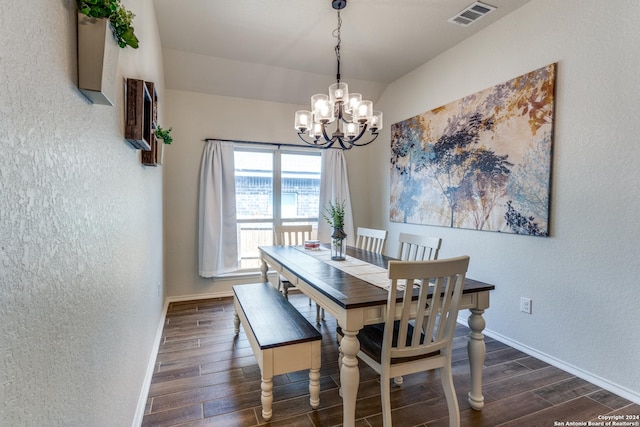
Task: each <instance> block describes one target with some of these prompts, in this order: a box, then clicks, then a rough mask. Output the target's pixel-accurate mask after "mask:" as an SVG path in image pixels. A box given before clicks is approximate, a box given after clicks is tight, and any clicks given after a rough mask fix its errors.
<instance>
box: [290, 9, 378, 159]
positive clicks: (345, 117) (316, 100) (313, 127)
mask: <svg viewBox="0 0 640 427" xmlns="http://www.w3.org/2000/svg"><path fill="white" fill-rule="evenodd" d="M331 6H332V7H333V8H334V9H335V10H337V13H338V27H337V28H336V29H335V30H334V32H333V36H334V37H336V38H337V39H338V44H337V45H336V47H335V52H336V62H337V66H338V67H337V68H338V70H337V74H336V83H334V84H332V85H331V86H329V94H328V95H327V94H323V93H321V94H316V95H313V96H312V97H311V111H308V110H299V111H296V115H295V124H294V127H295V129H296V130H297V131H298V137H299V138H300V139H301V140H302V141H304V142H305V143H307V144H309V145H314V146H316V147H319V148H331V147H332V146H333V144H335V143H336V142H337V143H338V144H340V148H342V149H343V150H349V149H351V148H352V147H360V146H363V145H367V144H371V143H372V142H373V141H374V140H375V139H376V138H377V137H378V131H380V129H382V112H380V111H373V102H371V101H366V100H365V101H363V100H362V95H361V94H359V93H349V87H348V85H347V84H346V83H344V82H341V81H340V43H341V41H342V40H341V38H340V28H341V27H342V18H341V17H340V10H341V9H344V8H345V7H346V6H347V0H332V1H331ZM331 123H335V128H334V130H333V132H332V133H331V136H329V134H328V132H327V127H328V125H329V124H331ZM367 129H369V131H370V134H371V136H370V137H371V139H369V140H368V141H366V142H360V139H361V138H362V137H363V136H364V135H365V132H366V131H367ZM306 132H308V134H309V137H311V138H312V139H313V140H312V141H309V140H307V139H306V138H305V136H304V134H305V133H306Z"/></svg>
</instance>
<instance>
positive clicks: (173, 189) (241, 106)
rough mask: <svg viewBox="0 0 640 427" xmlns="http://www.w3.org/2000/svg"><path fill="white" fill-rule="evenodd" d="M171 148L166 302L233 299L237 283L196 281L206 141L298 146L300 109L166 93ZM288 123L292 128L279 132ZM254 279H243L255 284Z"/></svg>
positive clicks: (166, 204)
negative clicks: (203, 297) (205, 297)
mask: <svg viewBox="0 0 640 427" xmlns="http://www.w3.org/2000/svg"><path fill="white" fill-rule="evenodd" d="M167 100H168V102H167V117H168V120H169V121H170V122H171V126H173V135H174V142H173V144H171V145H170V146H166V147H165V167H166V172H165V177H164V185H165V199H164V209H165V217H166V219H165V236H166V247H167V249H166V260H165V266H166V283H167V296H169V297H183V298H188V297H189V296H193V295H203V294H208V295H211V296H216V295H231V286H232V285H233V284H235V283H239V282H238V281H237V280H235V279H234V280H222V279H204V278H201V277H199V276H198V185H199V180H200V162H201V159H202V151H203V149H204V145H205V143H204V142H203V140H204V139H205V138H220V139H234V140H244V141H262V142H281V143H288V144H296V143H297V142H300V141H299V140H298V138H297V136H296V133H295V130H294V128H293V117H294V113H295V111H296V110H299V109H301V108H303V106H299V105H292V104H279V103H274V102H265V101H255V100H250V99H241V98H229V97H223V96H215V95H206V94H200V93H195V92H186V91H177V90H167ZM283 123H286V124H289V125H290V126H283V125H282V124H283ZM255 280H256V275H253V277H247V278H245V281H255Z"/></svg>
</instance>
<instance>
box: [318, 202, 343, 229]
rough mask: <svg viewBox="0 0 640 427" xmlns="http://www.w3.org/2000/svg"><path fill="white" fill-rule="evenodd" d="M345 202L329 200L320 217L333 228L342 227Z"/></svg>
mask: <svg viewBox="0 0 640 427" xmlns="http://www.w3.org/2000/svg"><path fill="white" fill-rule="evenodd" d="M345 205H346V202H345V201H344V200H343V201H342V202H335V203H332V202H329V207H325V208H324V210H325V212H322V217H323V218H324V220H325V221H327V224H329V225H330V226H332V227H333V228H334V229H342V228H343V227H344V207H345Z"/></svg>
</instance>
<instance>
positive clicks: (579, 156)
mask: <svg viewBox="0 0 640 427" xmlns="http://www.w3.org/2000/svg"><path fill="white" fill-rule="evenodd" d="M639 24H640V7H639V6H638V3H637V1H635V0H626V1H622V0H621V1H616V2H615V4H613V3H611V4H608V5H607V7H602V3H601V2H596V1H593V0H590V1H578V0H570V1H569V0H564V1H562V2H560V1H556V0H534V1H532V2H531V3H529V4H528V5H526V6H524V7H523V8H521V9H519V10H517V11H516V12H514V13H512V14H511V15H509V16H507V17H506V18H504V19H502V20H501V21H498V22H497V23H495V24H494V25H492V26H491V27H489V28H487V29H485V30H484V31H482V32H481V33H479V34H478V35H476V36H475V37H473V38H472V39H470V40H467V41H465V42H463V43H461V44H459V45H458V46H456V47H455V48H453V49H451V50H449V51H447V52H445V53H444V54H442V55H441V56H440V57H438V58H436V59H434V60H432V61H431V62H429V63H427V64H425V65H423V66H422V67H420V68H419V69H417V70H415V71H414V72H412V73H410V74H409V75H407V76H405V77H403V78H401V79H399V80H398V81H396V82H394V83H393V84H392V85H390V86H389V87H388V88H387V90H386V91H385V93H384V95H383V97H382V99H381V100H380V102H379V103H378V106H379V108H380V109H381V110H382V111H384V114H385V122H386V123H387V125H386V126H387V132H384V134H383V137H382V138H381V140H379V141H377V142H376V143H374V144H373V145H372V146H370V147H367V148H366V156H367V158H366V159H367V161H361V162H358V163H356V162H353V161H352V159H353V158H354V157H353V156H355V155H356V153H349V155H350V157H349V168H350V183H351V185H352V195H353V197H354V199H355V200H354V202H355V205H356V206H363V205H365V204H366V203H369V205H368V206H369V208H370V209H368V210H367V212H365V213H363V212H362V211H361V212H360V213H359V215H360V216H359V219H361V220H365V221H369V224H370V225H371V226H374V227H381V228H386V229H388V230H389V232H390V234H389V240H388V245H387V253H389V254H395V251H396V250H397V245H396V241H397V237H398V233H399V232H401V231H402V232H414V233H424V234H428V235H434V236H439V237H442V238H443V248H442V252H441V257H442V258H445V257H450V256H455V255H461V254H468V255H470V256H471V265H470V272H469V276H470V277H472V278H475V279H478V280H481V281H485V282H489V283H493V284H495V286H496V290H495V291H494V292H493V293H492V296H491V298H492V300H491V308H490V309H489V310H488V311H487V312H486V320H487V329H488V331H489V333H491V334H493V335H494V336H497V337H500V338H502V339H506V340H507V341H511V342H512V343H513V344H516V345H518V346H520V347H521V348H524V349H527V350H528V351H531V352H533V353H534V354H537V355H538V356H541V357H543V358H546V359H547V360H550V361H552V362H554V363H556V364H560V365H562V366H563V367H565V368H569V369H571V370H573V371H574V372H575V373H578V374H580V375H582V376H585V377H588V378H589V379H591V380H593V381H596V382H597V383H599V384H600V385H602V386H605V387H608V388H610V389H613V390H614V391H617V392H619V393H620V394H622V395H624V396H626V397H628V398H632V399H634V400H635V401H636V402H638V401H640V364H638V354H640V339H639V337H638V332H637V325H638V324H639V323H640V310H639V309H638V307H637V304H638V302H639V301H640V286H639V285H638V278H639V277H640V245H639V244H638V239H639V238H640V221H639V220H638V217H637V214H638V212H640V167H638V163H639V162H640V154H639V153H640V150H639V148H638V147H639V146H638V134H639V130H640V129H639V127H640V125H639V123H640V122H639V121H638V117H640V96H639V88H640V74H639V73H638V70H639V69H640V56H639V55H638V54H637V53H638V50H637V47H638V46H639V45H640V31H638V25H639ZM425 43H428V41H425ZM554 62H557V63H558V68H557V71H558V74H557V79H556V120H555V137H554V149H553V180H552V181H553V182H552V199H551V236H550V237H548V238H540V237H529V236H517V235H510V234H499V233H491V232H478V231H471V230H461V229H449V228H444V227H430V226H419V225H408V224H398V223H391V222H389V169H390V156H391V155H390V149H389V146H390V137H389V135H390V134H389V132H388V129H389V125H390V124H392V123H395V122H398V121H401V120H404V119H406V118H409V117H412V116H414V115H416V114H419V113H422V112H425V111H428V110H430V109H432V108H436V107H439V106H441V105H444V104H447V103H449V102H451V101H454V100H456V99H459V98H462V97H464V96H466V95H469V94H472V93H474V92H477V91H479V90H482V89H485V88H487V87H490V86H493V85H494V84H497V83H500V82H503V81H505V80H509V79H511V78H513V77H516V76H518V75H521V74H524V73H526V72H529V71H532V70H534V69H537V68H539V67H542V66H545V65H548V64H550V63H554ZM358 155H359V156H360V154H358ZM362 155H363V156H364V155H365V154H362ZM367 186H369V188H375V189H376V191H371V190H370V191H368V192H363V191H354V190H353V188H359V189H364V188H367ZM369 200H370V201H369ZM357 219H358V218H357ZM521 296H526V297H529V298H531V299H532V300H533V314H532V315H527V314H524V313H520V312H519V301H520V297H521Z"/></svg>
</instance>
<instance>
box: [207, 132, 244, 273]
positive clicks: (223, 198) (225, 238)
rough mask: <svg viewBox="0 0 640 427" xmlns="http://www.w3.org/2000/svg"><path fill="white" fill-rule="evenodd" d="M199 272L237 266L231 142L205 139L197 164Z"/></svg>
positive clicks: (234, 190)
mask: <svg viewBox="0 0 640 427" xmlns="http://www.w3.org/2000/svg"><path fill="white" fill-rule="evenodd" d="M199 234H200V246H199V248H200V250H199V252H200V253H199V267H198V270H199V274H200V276H202V277H213V276H215V275H218V274H223V273H229V272H232V271H236V270H237V269H238V241H237V231H236V184H235V177H234V166H233V143H231V142H222V141H207V143H206V145H205V147H204V152H203V153H202V164H201V166H200V209H199Z"/></svg>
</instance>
